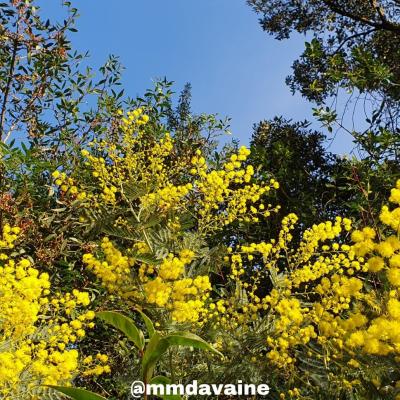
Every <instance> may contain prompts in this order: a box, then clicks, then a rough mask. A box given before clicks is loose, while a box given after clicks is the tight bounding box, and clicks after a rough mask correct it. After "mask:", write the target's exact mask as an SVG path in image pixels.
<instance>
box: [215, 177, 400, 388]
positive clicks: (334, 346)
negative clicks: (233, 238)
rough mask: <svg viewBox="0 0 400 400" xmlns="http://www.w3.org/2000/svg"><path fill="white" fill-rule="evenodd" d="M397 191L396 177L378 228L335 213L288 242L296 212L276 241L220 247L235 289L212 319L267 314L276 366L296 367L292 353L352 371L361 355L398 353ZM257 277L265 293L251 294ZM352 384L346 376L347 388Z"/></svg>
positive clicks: (247, 320)
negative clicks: (265, 284)
mask: <svg viewBox="0 0 400 400" xmlns="http://www.w3.org/2000/svg"><path fill="white" fill-rule="evenodd" d="M399 193H400V181H398V182H397V185H396V188H395V189H393V190H392V193H391V196H390V201H391V202H392V203H395V204H396V207H395V208H394V209H390V207H389V206H384V207H383V208H382V212H381V215H380V219H381V221H382V223H383V229H382V230H381V231H380V232H379V234H378V232H377V231H376V229H373V228H371V227H365V228H363V229H360V230H352V227H351V221H350V220H348V219H346V218H340V217H337V218H336V220H335V221H334V222H325V223H321V224H319V225H314V226H313V227H311V228H310V229H308V230H306V231H305V232H304V234H303V238H302V240H301V241H300V244H299V245H298V247H297V248H292V246H291V240H292V235H291V231H292V229H293V227H294V225H295V224H296V223H297V217H296V216H295V215H293V214H290V215H288V216H287V217H286V218H284V220H283V222H282V229H281V231H280V234H279V236H278V238H277V239H276V240H274V239H273V240H271V241H269V242H262V243H250V244H247V245H238V246H236V247H235V248H230V249H228V254H229V256H227V257H225V260H226V261H227V262H229V263H230V266H231V274H230V279H231V280H232V281H233V282H234V285H233V287H235V291H234V292H232V294H231V296H230V297H225V298H221V299H220V300H219V301H218V302H217V303H215V304H213V306H212V307H211V309H212V312H211V317H214V318H215V319H214V324H215V325H222V326H223V327H224V328H225V329H227V330H228V331H230V332H232V331H234V330H235V329H238V330H239V332H243V329H246V330H250V329H251V325H252V323H253V321H260V320H262V318H267V320H268V321H270V322H269V324H270V325H269V333H268V336H267V337H266V338H265V340H266V349H267V358H268V359H269V360H270V361H271V362H272V363H274V364H275V365H276V366H277V367H278V368H286V369H293V368H296V365H297V364H298V362H299V359H298V357H299V356H301V357H303V358H304V357H309V356H314V357H317V358H320V359H321V360H322V361H323V362H324V363H325V365H329V364H330V363H331V362H333V363H335V365H336V368H338V365H342V368H350V369H354V370H357V369H359V368H360V366H361V365H362V364H363V357H365V356H373V357H386V356H390V355H391V356H393V357H399V356H400V240H399V237H398V235H399V232H400V224H399V223H400V219H399V216H400V196H399ZM347 232H349V233H350V235H349V236H351V239H352V242H353V243H349V244H347V243H346V235H347ZM261 279H269V280H270V281H271V282H272V285H273V288H272V289H271V291H270V292H269V293H268V294H267V295H261V294H259V291H258V287H259V283H260V282H261ZM370 282H374V283H373V284H374V286H375V289H374V288H373V287H371V283H370ZM307 349H308V350H307ZM397 359H398V358H397ZM338 362H342V364H338ZM335 379H336V378H335V377H334V376H332V381H335ZM336 383H338V384H339V385H344V384H345V382H344V381H343V380H340V382H339V381H337V382H336ZM359 384H360V381H359V380H357V379H354V380H352V381H347V385H348V387H349V388H351V387H352V385H359Z"/></svg>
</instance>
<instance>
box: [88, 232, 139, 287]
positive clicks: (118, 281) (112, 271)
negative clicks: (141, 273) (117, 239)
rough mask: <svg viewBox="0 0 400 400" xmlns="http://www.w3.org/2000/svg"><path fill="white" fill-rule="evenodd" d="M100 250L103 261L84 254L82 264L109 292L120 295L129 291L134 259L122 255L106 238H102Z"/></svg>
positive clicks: (131, 282) (89, 254)
mask: <svg viewBox="0 0 400 400" xmlns="http://www.w3.org/2000/svg"><path fill="white" fill-rule="evenodd" d="M101 249H102V252H103V255H104V259H103V260H99V259H97V258H96V257H95V256H94V255H93V254H91V253H86V254H84V255H83V259H82V260H83V262H84V263H85V264H86V265H87V267H88V269H89V270H90V271H92V272H93V273H94V274H95V275H96V276H97V278H99V279H100V280H101V282H102V284H103V285H104V286H105V287H106V288H107V289H108V290H109V291H110V292H118V293H119V294H122V293H123V291H129V290H130V286H131V285H132V284H133V281H132V277H131V267H132V266H133V265H134V263H135V261H134V259H133V258H131V257H128V256H124V255H122V253H121V251H119V250H118V249H117V248H116V247H115V246H114V244H113V243H112V242H111V241H110V240H109V238H107V237H105V238H103V240H102V242H101Z"/></svg>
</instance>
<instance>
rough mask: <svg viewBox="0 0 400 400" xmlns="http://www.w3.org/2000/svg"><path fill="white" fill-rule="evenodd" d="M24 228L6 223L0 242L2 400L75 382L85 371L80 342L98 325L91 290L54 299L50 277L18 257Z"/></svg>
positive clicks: (0, 387)
mask: <svg viewBox="0 0 400 400" xmlns="http://www.w3.org/2000/svg"><path fill="white" fill-rule="evenodd" d="M19 233H20V229H19V228H18V227H10V226H9V225H5V226H4V228H3V232H2V238H1V239H0V250H1V261H0V397H1V398H2V399H4V400H6V399H21V400H24V399H26V400H28V399H32V398H35V396H38V395H39V394H40V393H42V392H43V391H44V390H45V389H44V388H43V387H42V386H41V385H46V384H67V385H68V384H70V382H71V380H72V379H73V377H74V376H75V375H76V374H77V373H78V371H79V353H78V351H77V350H76V343H77V341H78V340H79V339H80V338H82V337H83V336H85V329H87V328H92V327H93V326H94V324H93V322H92V320H93V319H94V316H95V314H94V312H92V311H86V312H80V311H79V309H80V308H82V307H83V308H85V307H87V306H88V305H89V303H90V300H89V296H88V294H87V293H86V292H79V291H77V290H74V291H73V292H72V293H67V294H64V295H62V294H56V295H54V296H52V297H51V296H50V281H49V275H48V274H47V273H40V272H39V270H38V269H36V268H34V267H33V265H32V262H31V261H30V260H29V259H28V258H20V259H15V258H14V257H15V256H14V254H13V253H12V254H8V253H10V252H9V250H10V249H12V248H13V247H14V242H15V241H16V240H17V239H18V235H19Z"/></svg>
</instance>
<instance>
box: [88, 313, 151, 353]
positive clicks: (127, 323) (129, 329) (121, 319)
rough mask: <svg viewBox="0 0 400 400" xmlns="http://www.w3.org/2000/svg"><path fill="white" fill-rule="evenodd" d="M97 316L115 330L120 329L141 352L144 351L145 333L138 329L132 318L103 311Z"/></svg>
mask: <svg viewBox="0 0 400 400" xmlns="http://www.w3.org/2000/svg"><path fill="white" fill-rule="evenodd" d="M96 316H97V318H100V319H101V320H103V321H104V322H106V323H107V324H109V325H112V326H113V327H114V328H116V329H119V330H120V331H121V332H122V333H124V334H125V336H126V337H127V338H128V339H129V340H130V341H131V342H133V344H134V345H135V346H136V347H137V348H138V349H139V350H143V348H144V335H143V332H142V331H141V330H140V329H138V328H137V326H136V325H135V323H134V322H133V321H132V320H131V319H130V318H128V317H126V316H125V315H123V314H121V313H118V312H114V311H101V312H98V313H97V314H96Z"/></svg>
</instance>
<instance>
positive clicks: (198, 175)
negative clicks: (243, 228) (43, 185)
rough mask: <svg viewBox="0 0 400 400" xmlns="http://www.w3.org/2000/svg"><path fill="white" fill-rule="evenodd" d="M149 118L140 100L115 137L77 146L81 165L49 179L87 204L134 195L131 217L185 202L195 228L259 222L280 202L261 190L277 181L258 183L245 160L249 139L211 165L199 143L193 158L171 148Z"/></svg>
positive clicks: (179, 208) (122, 201)
mask: <svg viewBox="0 0 400 400" xmlns="http://www.w3.org/2000/svg"><path fill="white" fill-rule="evenodd" d="M150 122H151V121H150V120H149V117H148V116H147V115H146V114H145V113H144V110H143V109H141V108H139V109H136V110H133V111H131V112H128V114H127V116H126V117H123V118H122V120H121V123H120V131H121V135H120V137H118V138H115V137H114V138H103V139H102V138H98V139H96V140H94V141H93V142H91V143H90V146H89V148H88V149H84V150H82V156H83V157H84V160H85V161H84V163H83V165H82V169H83V170H82V169H80V170H79V171H76V172H72V173H71V176H67V175H66V174H65V173H64V172H60V171H58V170H57V171H55V172H54V173H53V178H54V183H55V184H56V185H58V186H60V188H61V190H62V192H63V193H64V192H65V193H67V194H69V195H71V196H72V195H73V196H74V198H77V199H78V200H81V201H82V205H83V207H86V208H88V209H93V208H99V207H103V206H117V205H118V206H122V205H126V206H127V207H128V206H129V207H130V208H131V209H132V200H139V203H137V202H136V203H135V205H134V206H135V207H134V210H133V213H134V218H136V219H138V218H139V216H142V215H149V214H151V213H155V212H156V213H159V214H161V215H164V216H168V215H169V214H168V213H170V212H171V211H175V212H180V213H183V212H186V211H188V210H190V211H191V212H192V213H193V216H194V217H195V218H196V220H197V224H198V230H199V232H200V233H207V232H213V231H215V230H216V229H217V230H218V229H222V228H223V227H224V226H226V225H229V224H231V223H234V222H247V223H249V222H258V221H260V218H261V219H262V218H267V217H268V216H269V215H270V213H271V212H276V211H277V210H279V206H278V207H272V205H271V204H269V203H265V195H267V194H268V193H269V192H270V190H271V189H277V188H279V184H278V182H276V181H275V180H274V179H271V180H270V181H269V182H267V183H264V182H261V183H260V182H259V183H256V179H255V178H254V176H255V171H254V168H253V166H251V165H246V166H245V167H244V163H245V162H246V160H247V158H248V156H249V154H250V151H249V150H248V149H247V148H246V147H244V146H243V147H241V148H240V149H239V150H238V152H237V153H236V154H232V155H231V156H230V158H229V159H228V160H227V161H226V162H225V163H224V164H223V166H222V168H221V169H219V170H217V169H213V168H210V167H209V165H208V164H207V160H206V159H205V157H204V156H203V154H202V152H201V150H196V151H195V153H194V154H193V156H192V158H191V159H190V160H187V159H186V158H185V157H184V156H182V157H180V156H178V155H176V152H175V151H176V149H175V143H174V140H173V138H172V137H171V135H170V134H169V133H168V132H164V133H163V134H162V136H161V137H160V138H159V139H155V138H154V137H152V136H151V133H150V134H149V132H148V131H147V130H146V126H147V124H149V123H150ZM188 161H189V163H190V165H191V168H189V171H188ZM88 176H91V178H88ZM93 179H94V180H93ZM89 181H92V182H93V186H90V185H89V183H88V182H89ZM132 191H133V192H134V193H135V195H134V199H133V198H132Z"/></svg>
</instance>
